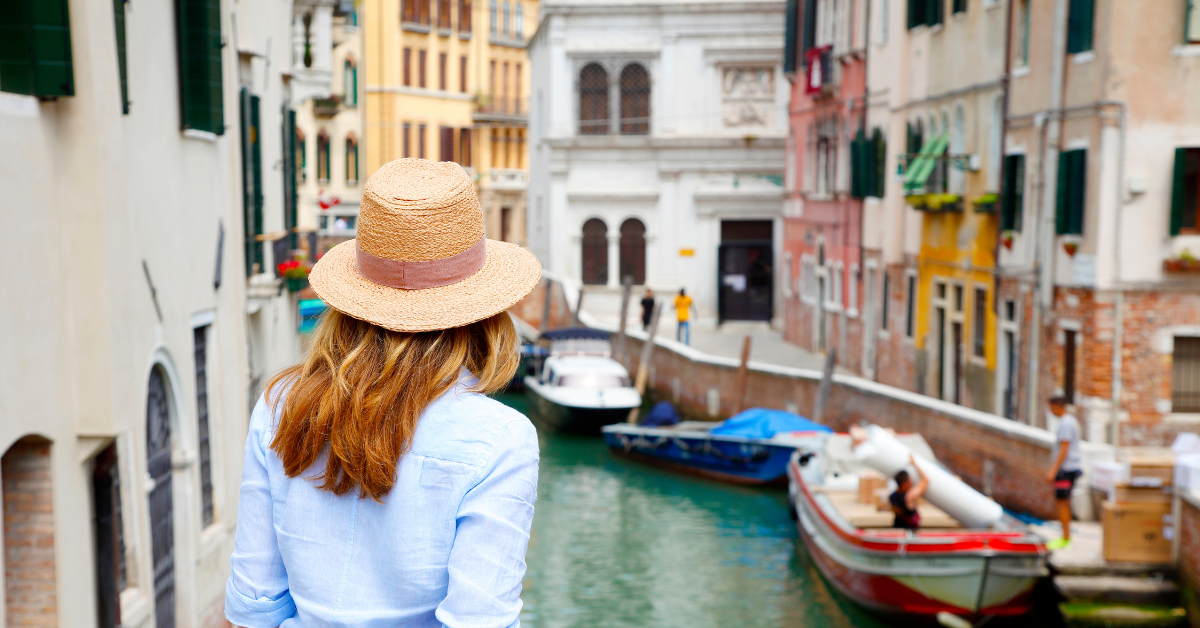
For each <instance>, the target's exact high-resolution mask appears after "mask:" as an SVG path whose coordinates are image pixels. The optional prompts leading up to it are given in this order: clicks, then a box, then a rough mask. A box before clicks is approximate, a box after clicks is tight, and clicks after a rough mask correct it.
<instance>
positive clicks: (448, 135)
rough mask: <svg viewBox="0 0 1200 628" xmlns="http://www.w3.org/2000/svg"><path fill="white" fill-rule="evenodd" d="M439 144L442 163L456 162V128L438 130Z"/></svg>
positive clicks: (446, 127)
mask: <svg viewBox="0 0 1200 628" xmlns="http://www.w3.org/2000/svg"><path fill="white" fill-rule="evenodd" d="M438 135H439V140H440V141H439V144H441V146H439V147H438V150H439V151H440V154H441V157H440V159H441V160H442V161H454V127H449V126H444V127H441V128H439V129H438Z"/></svg>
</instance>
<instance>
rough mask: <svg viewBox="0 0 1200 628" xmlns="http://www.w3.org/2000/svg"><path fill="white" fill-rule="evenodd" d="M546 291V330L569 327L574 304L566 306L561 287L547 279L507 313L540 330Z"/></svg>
mask: <svg viewBox="0 0 1200 628" xmlns="http://www.w3.org/2000/svg"><path fill="white" fill-rule="evenodd" d="M546 290H550V321H549V323H550V324H549V325H547V327H546V328H547V329H555V328H558V327H566V326H568V325H570V324H571V309H570V308H573V307H575V304H574V303H572V304H570V305H569V306H568V304H567V299H566V297H564V296H563V290H562V286H561V285H560V284H559V283H558V282H557V281H552V280H549V279H542V281H540V282H539V283H538V285H537V287H535V288H534V289H533V292H531V293H530V294H529V296H527V297H525V298H524V299H522V300H521V301H520V302H519V303H517V304H516V305H514V306H512V307H511V308H510V309H509V311H510V312H512V313H513V314H515V315H516V316H517V317H518V318H520V319H521V320H523V321H525V322H526V323H529V324H530V325H532V326H533V327H535V328H537V329H541V326H542V313H543V312H544V311H545V307H546ZM635 297H636V295H635ZM639 298H640V297H639ZM635 305H637V304H636V303H634V304H631V306H630V307H631V308H632V307H633V306H635ZM586 307H587V306H586V304H585V305H584V308H585V309H586Z"/></svg>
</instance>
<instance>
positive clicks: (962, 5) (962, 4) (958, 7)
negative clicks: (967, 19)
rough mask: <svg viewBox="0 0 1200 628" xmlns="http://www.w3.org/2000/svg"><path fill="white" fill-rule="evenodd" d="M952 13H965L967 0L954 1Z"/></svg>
mask: <svg viewBox="0 0 1200 628" xmlns="http://www.w3.org/2000/svg"><path fill="white" fill-rule="evenodd" d="M954 12H955V13H966V12H967V0H954Z"/></svg>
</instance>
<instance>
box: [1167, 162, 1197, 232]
mask: <svg viewBox="0 0 1200 628" xmlns="http://www.w3.org/2000/svg"><path fill="white" fill-rule="evenodd" d="M1187 162H1188V149H1186V148H1176V149H1175V171H1174V174H1173V175H1172V177H1171V235H1173V236H1176V235H1179V232H1180V231H1182V230H1183V208H1184V207H1185V206H1186V203H1187V186H1186V180H1187V170H1188V168H1187V166H1188V163H1187ZM1193 196H1195V194H1194V193H1193ZM1192 202H1193V203H1195V199H1194V198H1193V199H1192ZM1189 226H1194V225H1189Z"/></svg>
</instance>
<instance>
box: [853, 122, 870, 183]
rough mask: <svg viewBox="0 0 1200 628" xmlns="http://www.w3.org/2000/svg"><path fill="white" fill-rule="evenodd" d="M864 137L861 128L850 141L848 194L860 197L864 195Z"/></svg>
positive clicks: (865, 169)
mask: <svg viewBox="0 0 1200 628" xmlns="http://www.w3.org/2000/svg"><path fill="white" fill-rule="evenodd" d="M865 144H866V138H865V137H864V135H863V131H862V129H859V130H858V133H857V134H855V136H854V139H853V140H851V142H850V196H852V197H854V198H862V197H864V196H866V191H865V189H866V181H865V178H866V174H867V168H866V157H865V153H866V152H867V151H866V146H865Z"/></svg>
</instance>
